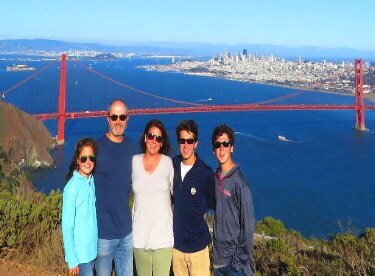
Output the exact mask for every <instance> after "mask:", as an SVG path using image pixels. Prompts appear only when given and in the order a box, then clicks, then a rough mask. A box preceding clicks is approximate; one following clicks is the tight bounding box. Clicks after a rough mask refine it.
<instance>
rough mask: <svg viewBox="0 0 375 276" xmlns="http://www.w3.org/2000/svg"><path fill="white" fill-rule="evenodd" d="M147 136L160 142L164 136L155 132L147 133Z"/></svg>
mask: <svg viewBox="0 0 375 276" xmlns="http://www.w3.org/2000/svg"><path fill="white" fill-rule="evenodd" d="M146 137H147V139H148V140H150V141H151V140H154V139H155V141H156V142H158V143H161V142H163V137H161V136H159V135H156V134H153V133H150V132H149V133H147V135H146Z"/></svg>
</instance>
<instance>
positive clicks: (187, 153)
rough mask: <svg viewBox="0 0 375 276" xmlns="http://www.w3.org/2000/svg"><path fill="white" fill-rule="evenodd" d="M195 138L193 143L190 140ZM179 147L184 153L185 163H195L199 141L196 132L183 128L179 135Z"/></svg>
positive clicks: (183, 159) (182, 153)
mask: <svg viewBox="0 0 375 276" xmlns="http://www.w3.org/2000/svg"><path fill="white" fill-rule="evenodd" d="M192 139H193V140H194V142H193V143H192V144H189V141H192ZM178 140H179V148H180V152H181V155H182V162H183V163H184V164H185V165H193V164H194V162H195V149H196V148H197V146H198V141H195V136H194V133H192V132H188V131H186V130H181V131H180V135H179V137H178Z"/></svg>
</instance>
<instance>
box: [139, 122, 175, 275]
mask: <svg viewBox="0 0 375 276" xmlns="http://www.w3.org/2000/svg"><path fill="white" fill-rule="evenodd" d="M140 147H141V152H142V154H137V155H135V156H134V157H133V162H132V166H133V167H132V185H133V191H134V206H133V241H134V259H135V264H136V269H137V275H138V276H143V275H144V276H151V275H153V276H167V275H169V270H170V266H171V261H172V248H173V216H172V209H171V192H172V185H173V165H172V160H171V158H170V157H169V156H168V155H169V151H170V143H169V139H168V134H167V132H166V130H165V128H164V126H163V124H162V123H161V122H160V121H158V120H151V121H150V122H148V123H147V125H146V127H145V130H144V132H143V134H142V136H141V139H140Z"/></svg>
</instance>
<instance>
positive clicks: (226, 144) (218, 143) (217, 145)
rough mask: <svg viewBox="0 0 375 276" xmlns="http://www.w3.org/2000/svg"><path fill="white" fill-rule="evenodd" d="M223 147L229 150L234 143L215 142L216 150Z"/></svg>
mask: <svg viewBox="0 0 375 276" xmlns="http://www.w3.org/2000/svg"><path fill="white" fill-rule="evenodd" d="M221 145H223V147H224V148H227V147H229V146H230V145H232V143H231V142H229V141H223V142H215V143H214V145H213V146H214V148H215V149H219V148H221Z"/></svg>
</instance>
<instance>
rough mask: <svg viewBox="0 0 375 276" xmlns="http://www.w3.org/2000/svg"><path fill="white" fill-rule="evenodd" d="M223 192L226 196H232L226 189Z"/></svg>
mask: <svg viewBox="0 0 375 276" xmlns="http://www.w3.org/2000/svg"><path fill="white" fill-rule="evenodd" d="M223 193H224V194H225V195H227V196H232V194H231V193H230V192H229V191H228V190H227V189H224V191H223Z"/></svg>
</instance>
